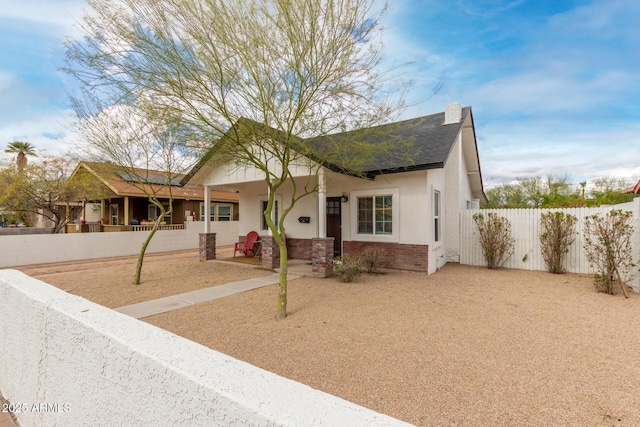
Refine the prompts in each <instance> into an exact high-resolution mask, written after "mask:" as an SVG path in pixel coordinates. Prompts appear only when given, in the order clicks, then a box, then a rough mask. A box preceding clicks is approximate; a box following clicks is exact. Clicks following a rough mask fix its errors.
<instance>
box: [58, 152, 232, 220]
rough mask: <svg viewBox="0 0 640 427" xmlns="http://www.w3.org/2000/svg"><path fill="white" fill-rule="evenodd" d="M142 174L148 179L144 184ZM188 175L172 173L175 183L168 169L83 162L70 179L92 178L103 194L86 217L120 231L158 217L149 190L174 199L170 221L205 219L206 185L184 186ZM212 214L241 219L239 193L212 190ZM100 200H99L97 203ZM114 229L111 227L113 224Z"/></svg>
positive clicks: (165, 199)
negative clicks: (183, 181) (130, 168)
mask: <svg viewBox="0 0 640 427" xmlns="http://www.w3.org/2000/svg"><path fill="white" fill-rule="evenodd" d="M140 177H145V180H146V181H147V182H146V183H145V184H143V185H144V187H143V186H142V185H141V184H140V183H139V180H140ZM183 178H184V175H175V176H174V177H172V181H171V186H170V187H169V186H167V185H163V183H166V182H167V179H168V176H167V173H166V172H161V171H154V170H146V169H138V170H136V171H135V173H131V172H127V171H125V170H118V169H116V168H114V167H113V166H111V165H109V164H106V163H95V162H80V163H79V164H78V166H77V167H76V168H75V170H74V171H73V173H72V174H71V176H70V177H69V180H78V181H84V182H92V185H94V188H99V190H98V191H97V192H98V193H99V194H101V195H102V196H101V200H100V201H95V200H94V201H93V202H94V203H87V207H85V209H84V212H83V214H82V215H81V217H82V218H84V219H85V220H86V221H100V220H102V222H103V224H105V225H106V226H107V227H106V229H105V231H115V230H116V228H117V230H118V231H119V230H120V229H122V228H121V227H122V226H129V225H135V224H137V223H138V224H139V223H144V222H147V221H154V220H156V219H157V218H158V215H159V209H158V208H157V207H156V206H155V205H153V204H152V203H150V202H149V198H148V196H147V194H145V191H147V193H156V194H157V196H158V198H159V200H160V201H162V202H163V204H165V203H166V204H167V205H168V202H169V195H170V194H171V198H172V200H173V213H172V214H171V216H169V217H165V222H166V223H167V224H183V223H184V222H185V221H191V220H203V219H204V212H205V208H204V206H205V204H204V200H205V195H204V189H203V188H202V187H195V186H183V185H182V184H181V183H180V180H181V179H183ZM209 191H210V193H209V197H208V199H209V200H208V201H209V215H210V220H211V221H237V220H238V218H239V210H238V194H237V193H232V192H226V191H217V190H213V189H210V190H209ZM96 202H97V203H96ZM110 227H111V228H112V230H109V228H110Z"/></svg>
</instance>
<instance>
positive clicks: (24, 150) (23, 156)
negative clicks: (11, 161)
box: [4, 141, 37, 171]
mask: <svg viewBox="0 0 640 427" xmlns="http://www.w3.org/2000/svg"><path fill="white" fill-rule="evenodd" d="M4 151H5V153H17V156H16V164H17V165H18V170H20V171H22V170H23V169H24V167H25V166H26V165H27V156H34V157H37V154H36V147H34V146H33V145H31V143H30V142H24V141H13V142H10V143H9V145H8V148H7V149H6V150H4Z"/></svg>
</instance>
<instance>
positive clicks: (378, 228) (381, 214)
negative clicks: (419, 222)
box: [348, 187, 401, 242]
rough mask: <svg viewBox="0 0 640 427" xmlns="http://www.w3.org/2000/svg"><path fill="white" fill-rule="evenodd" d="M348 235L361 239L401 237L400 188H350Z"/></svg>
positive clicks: (363, 240)
mask: <svg viewBox="0 0 640 427" xmlns="http://www.w3.org/2000/svg"><path fill="white" fill-rule="evenodd" d="M348 209H349V235H350V238H351V240H353V241H360V242H398V241H399V240H400V217H401V203H400V189H399V188H397V187H391V188H369V189H364V190H352V191H351V192H350V199H349V207H348Z"/></svg>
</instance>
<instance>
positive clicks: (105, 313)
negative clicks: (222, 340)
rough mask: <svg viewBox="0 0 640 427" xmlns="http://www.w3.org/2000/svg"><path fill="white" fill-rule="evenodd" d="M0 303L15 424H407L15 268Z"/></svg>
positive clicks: (4, 378)
mask: <svg viewBox="0 0 640 427" xmlns="http://www.w3.org/2000/svg"><path fill="white" fill-rule="evenodd" d="M0 301H2V310H0V391H1V392H2V395H3V396H4V397H5V398H6V399H7V400H9V401H10V402H11V403H12V404H14V405H15V404H21V405H22V404H24V408H25V409H26V410H25V411H23V412H20V413H17V414H16V415H17V419H18V422H19V423H20V425H21V426H22V427H30V426H190V427H197V426H225V427H227V426H280V425H282V426H310V425H314V426H401V425H408V424H406V423H403V422H400V421H398V420H396V419H393V418H390V417H388V416H386V415H382V414H379V413H376V412H374V411H371V410H369V409H366V408H363V407H361V406H357V405H355V404H353V403H350V402H348V401H345V400H342V399H339V398H337V397H335V396H332V395H329V394H326V393H323V392H321V391H318V390H314V389H312V388H310V387H308V386H305V385H303V384H300V383H297V382H295V381H292V380H288V379H286V378H283V377H279V376H277V375H275V374H273V373H270V372H268V371H265V370H262V369H259V368H257V367H255V366H252V365H250V364H248V363H245V362H242V361H239V360H236V359H233V358H231V357H229V356H226V355H224V354H221V353H219V352H216V351H213V350H210V349H208V348H206V347H203V346H201V345H199V344H196V343H194V342H192V341H189V340H186V339H184V338H181V337H179V336H176V335H174V334H171V333H169V332H167V331H164V330H162V329H159V328H156V327H154V326H152V325H149V324H146V323H144V322H141V321H138V320H136V319H133V318H130V317H128V316H125V315H123V314H120V313H117V312H115V311H112V310H109V309H107V308H105V307H102V306H99V305H97V304H94V303H92V302H89V301H87V300H85V299H83V298H80V297H77V296H75V295H70V294H67V293H65V292H63V291H61V290H59V289H56V288H54V287H52V286H50V285H47V284H46V283H43V282H41V281H38V280H35V279H33V278H30V277H28V276H25V275H24V274H22V273H20V272H18V271H15V270H2V271H0ZM34 405H36V406H35V407H36V408H42V407H43V405H45V406H44V408H47V409H46V410H45V411H40V412H38V411H34V410H33V408H34Z"/></svg>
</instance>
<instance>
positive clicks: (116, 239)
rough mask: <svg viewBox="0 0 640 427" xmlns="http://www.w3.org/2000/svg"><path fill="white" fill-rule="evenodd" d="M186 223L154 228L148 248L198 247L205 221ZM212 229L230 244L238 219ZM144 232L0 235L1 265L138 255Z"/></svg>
mask: <svg viewBox="0 0 640 427" xmlns="http://www.w3.org/2000/svg"><path fill="white" fill-rule="evenodd" d="M185 225H186V227H185V229H184V230H161V231H158V232H156V234H155V236H154V237H153V239H152V240H151V243H150V244H149V248H148V249H147V252H148V253H158V252H170V251H180V250H187V249H197V248H198V242H199V236H198V235H199V233H202V232H203V229H204V223H203V222H200V221H196V222H186V223H185ZM211 232H212V233H216V243H217V245H218V246H227V245H232V244H233V243H234V242H237V241H238V240H237V239H238V222H237V221H228V222H212V223H211ZM147 235H148V233H147V232H145V231H136V232H133V231H126V232H125V231H123V232H118V233H68V234H40V235H23V236H0V248H2V252H1V254H0V268H5V267H13V266H19V265H27V264H41V263H50V262H64V261H77V260H85V259H95V258H108V257H117V256H127V255H137V254H138V252H139V251H140V247H141V246H142V242H143V241H144V239H145V238H146V237H147ZM61 248H62V249H61Z"/></svg>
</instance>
